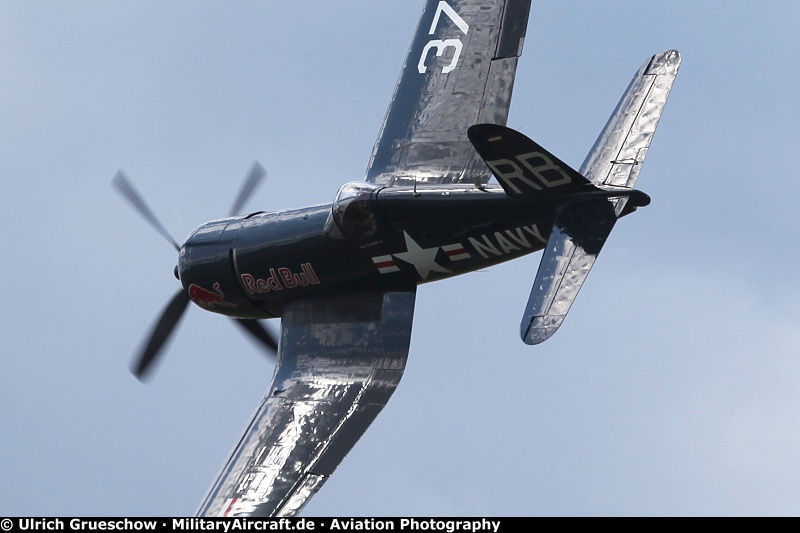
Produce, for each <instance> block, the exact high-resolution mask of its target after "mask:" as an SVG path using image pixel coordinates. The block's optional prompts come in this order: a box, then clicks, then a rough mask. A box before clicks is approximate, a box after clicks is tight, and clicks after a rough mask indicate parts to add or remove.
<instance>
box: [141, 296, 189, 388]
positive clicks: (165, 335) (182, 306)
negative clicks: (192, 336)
mask: <svg viewBox="0 0 800 533" xmlns="http://www.w3.org/2000/svg"><path fill="white" fill-rule="evenodd" d="M187 305H189V293H187V292H186V291H185V290H183V289H181V290H179V291H178V292H176V293H175V296H173V297H172V300H170V302H169V304H167V306H166V307H165V308H164V311H163V312H162V313H161V317H159V319H158V321H157V322H156V324H155V326H154V327H153V332H152V333H151V334H150V339H149V340H148V341H147V345H146V346H145V347H144V350H142V353H141V354H140V355H139V357H138V359H137V360H136V364H135V365H134V366H133V367H132V368H131V371H132V372H133V374H134V375H135V376H136V377H137V378H138V379H139V381H143V380H144V379H145V378H146V377H147V375H148V372H149V370H150V368H151V367H152V365H153V362H154V361H155V360H156V357H157V356H158V355H159V353H161V348H163V347H164V343H165V342H167V339H169V337H170V335H171V334H172V332H173V331H175V326H177V325H178V321H179V320H180V319H181V317H182V316H183V313H184V311H186V306H187Z"/></svg>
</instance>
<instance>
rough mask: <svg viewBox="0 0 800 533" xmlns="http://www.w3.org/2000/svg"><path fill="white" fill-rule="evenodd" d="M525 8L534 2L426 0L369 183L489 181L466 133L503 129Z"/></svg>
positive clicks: (524, 24) (372, 161) (371, 164)
mask: <svg viewBox="0 0 800 533" xmlns="http://www.w3.org/2000/svg"><path fill="white" fill-rule="evenodd" d="M530 7H531V0H446V1H445V0H427V2H426V5H425V9H424V11H423V13H422V17H421V18H420V21H419V25H418V26H417V31H416V33H415V35H414V39H413V41H412V43H411V47H410V48H409V51H408V55H407V56H406V62H405V64H404V65H403V68H402V70H401V72H400V78H399V80H398V82H397V86H396V87H395V92H394V95H393V97H392V100H391V103H390V104H389V109H388V111H387V114H386V118H385V119H384V122H383V126H382V127H381V131H380V133H379V135H378V140H377V142H376V143H375V148H374V149H373V152H372V157H371V159H370V162H369V165H368V167H367V174H366V181H369V182H374V183H380V184H382V185H386V186H392V185H412V184H413V183H414V182H419V183H421V184H422V183H428V184H439V183H464V182H467V183H472V182H475V183H484V184H485V183H486V182H487V181H488V179H489V177H490V176H491V174H490V172H489V170H488V169H487V168H486V165H485V164H484V163H483V161H482V160H481V158H480V157H478V156H477V155H476V154H475V151H474V149H473V148H472V145H471V144H470V142H469V140H468V139H467V128H469V127H470V126H472V125H473V124H479V123H491V124H501V125H505V124H506V121H507V118H508V110H509V106H510V104H511V93H512V90H513V87H514V77H515V75H516V71H517V61H518V58H519V56H520V55H521V54H522V45H523V41H524V38H525V32H526V29H527V25H528V14H529V12H530Z"/></svg>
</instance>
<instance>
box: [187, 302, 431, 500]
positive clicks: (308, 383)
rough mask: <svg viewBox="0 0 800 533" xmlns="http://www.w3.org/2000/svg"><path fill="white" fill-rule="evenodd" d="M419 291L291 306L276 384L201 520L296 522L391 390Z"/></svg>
mask: <svg viewBox="0 0 800 533" xmlns="http://www.w3.org/2000/svg"><path fill="white" fill-rule="evenodd" d="M415 295H416V293H415V290H409V291H406V292H386V293H380V292H375V293H363V294H350V295H340V296H326V297H324V298H312V299H306V300H299V301H296V302H291V303H289V304H287V305H286V307H285V309H284V313H283V317H282V318H281V341H280V348H279V352H278V363H277V366H276V367H275V374H274V376H273V378H272V384H271V385H270V387H269V389H267V392H266V395H265V396H264V399H263V400H262V401H261V404H260V405H259V406H258V408H257V409H256V412H255V414H254V415H253V419H252V421H251V422H250V424H249V425H248V427H247V428H246V429H245V431H244V434H243V435H242V438H241V440H240V441H239V444H238V445H237V446H236V449H235V450H234V451H233V453H232V454H231V456H230V458H229V459H228V462H227V463H226V464H225V466H224V467H223V468H222V471H221V472H220V474H219V476H218V478H217V481H216V482H215V483H214V485H213V486H212V488H211V490H210V491H209V493H208V495H207V496H206V499H205V501H204V502H203V503H202V504H201V506H200V508H199V510H198V512H197V514H198V516H294V515H296V514H297V513H299V512H300V510H301V509H302V508H303V506H304V505H305V503H306V502H307V501H308V500H309V499H310V498H311V497H312V496H313V495H314V494H315V493H316V492H317V491H318V490H319V488H320V487H321V486H322V484H323V483H324V482H325V480H327V479H328V477H330V475H331V474H332V473H333V471H334V470H335V469H336V467H337V466H338V465H339V463H340V462H341V461H342V459H344V457H345V455H346V454H347V452H349V451H350V449H351V448H352V447H353V445H354V444H355V443H356V441H357V440H358V439H359V438H360V437H361V435H362V434H363V433H364V431H365V430H366V429H367V427H368V426H369V425H370V423H372V421H373V420H374V419H375V417H376V416H377V415H378V413H379V412H380V411H381V409H382V408H383V406H384V405H386V402H387V401H388V400H389V397H390V396H391V395H392V393H393V392H394V390H395V388H396V387H397V385H398V383H399V382H400V378H401V377H402V375H403V370H404V369H405V365H406V358H407V356H408V348H409V344H410V341H411V324H412V317H413V313H414V300H415Z"/></svg>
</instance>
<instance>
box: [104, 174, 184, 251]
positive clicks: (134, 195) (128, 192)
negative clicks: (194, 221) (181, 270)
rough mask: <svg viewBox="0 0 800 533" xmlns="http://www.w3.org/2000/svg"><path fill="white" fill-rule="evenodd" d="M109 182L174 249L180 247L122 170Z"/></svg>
mask: <svg viewBox="0 0 800 533" xmlns="http://www.w3.org/2000/svg"><path fill="white" fill-rule="evenodd" d="M111 183H112V184H113V185H114V187H116V188H117V190H118V191H119V192H120V194H122V196H124V197H125V199H126V200H128V201H129V202H130V203H131V205H132V206H133V207H134V209H136V210H137V211H138V212H139V214H140V215H142V216H143V217H144V219H145V220H147V221H148V222H149V223H150V225H151V226H153V227H154V228H155V229H156V231H158V232H159V233H160V234H161V235H162V236H163V237H164V238H165V239H167V241H169V242H171V243H172V245H173V246H174V247H175V249H176V250H180V249H181V247H180V246H178V243H177V242H175V239H173V238H172V235H170V234H169V232H168V231H167V229H166V228H165V227H164V226H163V225H162V224H161V222H160V221H159V220H158V218H156V216H155V215H154V214H153V212H152V211H151V210H150V208H149V207H148V206H147V204H146V203H145V201H144V199H143V198H142V196H141V195H140V194H139V193H138V192H136V189H134V188H133V185H132V184H131V182H130V180H128V178H127V176H125V173H124V172H122V171H121V170H119V171H117V173H116V175H115V176H114V179H113V180H111Z"/></svg>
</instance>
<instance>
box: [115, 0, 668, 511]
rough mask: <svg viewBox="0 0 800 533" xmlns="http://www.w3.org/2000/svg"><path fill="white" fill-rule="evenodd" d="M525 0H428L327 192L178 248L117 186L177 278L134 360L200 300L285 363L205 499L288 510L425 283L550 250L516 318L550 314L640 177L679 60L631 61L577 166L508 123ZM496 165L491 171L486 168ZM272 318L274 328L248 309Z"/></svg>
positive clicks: (540, 327) (347, 433) (367, 403)
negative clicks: (383, 103) (358, 148)
mask: <svg viewBox="0 0 800 533" xmlns="http://www.w3.org/2000/svg"><path fill="white" fill-rule="evenodd" d="M529 11H530V0H426V1H425V7H424V10H423V13H422V17H421V19H420V22H419V26H418V28H417V31H416V34H415V35H414V38H413V41H412V43H411V47H410V49H409V52H408V56H407V58H406V62H405V65H404V66H403V69H402V71H401V74H400V79H399V81H398V83H397V87H396V89H395V92H394V96H393V97H392V100H391V103H390V105H389V110H388V112H387V114H386V118H385V120H384V122H383V125H382V127H381V130H380V134H379V135H378V140H377V142H376V144H375V148H374V150H373V152H372V157H371V158H370V161H369V165H368V167H367V171H366V176H365V178H364V181H359V182H353V183H348V184H346V185H344V186H343V187H341V189H339V192H338V194H337V195H336V197H335V199H334V201H333V203H332V204H325V205H319V206H313V207H307V208H304V209H295V210H288V211H278V212H273V213H265V212H256V213H252V214H249V215H247V216H236V215H238V213H239V210H240V209H241V206H242V205H243V204H244V201H245V200H246V199H247V197H248V195H249V193H250V191H252V189H253V187H255V185H256V184H257V183H258V181H259V180H260V179H261V178H262V177H263V174H264V171H263V169H262V168H261V167H260V166H258V165H256V166H254V168H253V171H252V172H251V174H250V176H249V178H248V180H247V181H246V183H245V186H244V188H243V189H242V192H241V194H240V195H239V198H238V199H237V201H236V202H235V204H234V206H233V208H232V210H231V215H232V216H231V217H229V218H225V219H221V220H215V221H212V222H209V223H207V224H203V225H202V226H200V227H199V228H197V229H196V230H195V231H194V232H193V233H192V234H191V236H190V237H189V238H188V239H187V241H186V242H185V243H184V244H183V245H182V246H179V245H178V244H177V243H176V242H175V241H174V240H173V239H172V238H171V237H170V236H169V234H168V233H167V232H166V230H164V228H163V227H162V226H161V224H160V223H159V222H158V220H157V219H156V218H155V217H154V216H153V214H152V213H151V212H150V210H149V209H148V208H147V206H146V205H145V203H144V202H143V201H142V200H141V198H140V197H139V195H138V194H137V193H136V192H135V191H134V189H133V188H132V187H131V185H130V183H129V182H128V181H127V179H126V178H125V177H124V175H123V174H122V173H119V174H117V176H116V177H115V179H114V184H115V185H116V186H117V187H118V188H119V190H120V191H121V192H122V193H123V194H124V195H125V196H126V197H127V198H128V200H130V201H131V202H132V203H133V204H134V206H135V207H136V208H137V210H139V212H140V213H141V214H143V215H144V216H145V217H146V218H147V219H148V220H149V221H150V223H151V224H153V225H154V226H155V227H156V229H158V230H159V231H160V232H161V233H162V234H163V235H164V236H165V237H167V239H168V240H170V241H171V242H172V243H173V244H174V246H175V248H176V249H177V250H178V251H179V257H178V265H177V267H176V268H175V275H176V277H178V279H179V280H180V282H181V285H182V287H181V288H180V290H179V291H178V292H177V293H176V294H175V296H174V297H173V299H172V301H171V302H170V303H169V305H168V306H167V308H166V309H165V310H164V312H163V314H162V316H161V317H160V319H159V320H158V321H157V323H156V326H155V328H154V330H153V332H152V333H151V335H150V337H149V338H148V340H147V342H146V343H145V346H144V348H143V350H142V352H141V354H140V355H139V357H138V359H137V362H136V364H135V367H134V373H135V374H136V375H137V376H138V377H140V378H142V377H144V376H145V375H146V373H147V371H148V369H149V368H150V367H151V364H152V363H153V361H154V360H155V358H156V356H157V355H158V354H159V353H160V351H161V348H162V347H163V344H164V342H165V341H166V339H167V337H168V336H169V335H170V333H171V332H172V331H173V329H174V327H175V325H176V324H177V322H178V320H179V319H180V317H181V315H182V314H183V312H184V310H185V309H186V307H187V305H188V303H189V301H190V300H191V301H193V302H194V303H195V304H197V305H198V306H200V307H202V308H203V309H206V310H209V311H213V312H215V313H220V314H223V315H227V316H229V317H232V318H234V319H236V323H237V324H239V325H240V326H242V327H243V328H244V329H245V330H246V331H247V332H249V333H250V334H252V335H253V336H254V337H255V338H256V339H258V340H259V341H260V342H261V343H263V345H264V346H266V347H267V348H268V349H271V350H277V365H276V367H275V373H274V376H273V378H272V383H271V384H270V386H269V388H268V389H267V392H266V394H265V396H264V399H263V400H262V401H261V404H260V405H259V407H258V409H257V411H256V414H255V415H254V417H253V420H252V421H251V422H250V424H249V425H248V427H247V428H246V429H245V431H244V434H243V436H242V437H241V440H240V441H239V444H238V446H237V447H236V449H235V451H234V452H233V454H232V455H231V457H230V458H229V459H228V461H227V463H225V465H224V466H223V468H222V471H221V472H220V474H219V477H218V479H217V481H216V482H215V483H214V485H213V486H212V488H211V490H210V491H209V493H208V495H207V497H206V499H205V501H204V502H203V503H202V504H201V506H200V508H199V509H198V514H199V515H203V516H293V515H296V514H297V513H298V512H299V511H300V510H301V509H302V508H303V505H304V504H305V503H306V502H307V501H308V500H309V498H311V496H313V495H314V494H315V493H316V492H317V491H318V490H319V489H320V487H321V486H322V484H323V483H324V482H325V480H327V479H328V477H330V476H331V474H333V472H334V470H335V469H336V467H337V466H338V465H339V463H340V462H341V461H342V459H343V458H344V457H345V455H346V454H347V453H348V452H349V451H350V449H351V448H352V447H353V445H354V444H355V443H356V441H357V440H358V439H359V438H360V436H361V435H362V434H363V433H364V431H365V430H366V429H367V427H368V426H369V425H370V423H371V422H372V421H373V419H374V418H375V417H376V416H377V414H378V413H379V412H380V411H381V409H382V408H383V406H384V405H385V404H386V402H387V401H388V400H389V397H390V396H391V395H392V393H393V392H394V390H395V388H396V387H397V385H398V383H399V382H400V378H401V376H402V375H403V370H404V368H405V365H406V358H407V356H408V348H409V343H410V339H411V323H412V316H413V312H414V299H415V294H416V291H417V286H418V285H420V284H423V283H426V282H430V281H436V280H439V279H443V278H446V277H450V276H455V275H458V274H463V273H465V272H470V271H473V270H477V269H481V268H486V267H489V266H492V265H495V264H497V263H501V262H504V261H508V260H510V259H514V258H517V257H521V256H523V255H526V254H529V253H532V252H536V251H539V250H544V253H543V255H542V260H541V264H540V266H539V271H538V273H537V275H536V280H535V281H534V284H533V288H532V290H531V294H530V299H529V300H528V304H527V306H526V307H525V309H524V311H523V314H522V324H521V326H520V334H521V336H522V340H523V341H524V342H526V343H528V344H538V343H541V342H543V341H545V340H547V339H548V338H549V337H550V336H552V335H553V333H555V331H556V330H557V329H558V328H559V326H560V325H561V323H562V322H563V321H564V318H565V317H566V315H567V312H568V311H569V309H570V306H571V305H572V303H573V301H574V300H575V297H576V296H577V294H578V291H579V290H580V288H581V286H582V285H583V282H584V280H585V279H586V277H587V275H588V274H589V271H590V269H591V268H592V265H593V264H594V261H595V259H596V258H597V255H598V254H599V253H600V250H601V249H602V247H603V245H604V244H605V242H606V239H607V237H608V236H609V233H610V232H611V230H612V229H613V227H614V224H615V223H616V222H617V219H619V218H620V217H623V216H625V215H628V214H630V213H632V212H633V211H635V210H636V208H637V207H641V206H645V205H647V204H648V203H649V201H650V199H649V198H648V196H647V195H646V194H644V193H642V192H640V191H637V190H636V189H634V188H633V187H634V185H635V183H636V179H637V178H638V176H639V172H640V170H641V167H642V163H643V162H644V159H645V156H646V155H647V151H648V148H649V147H650V142H651V139H652V137H653V134H654V133H655V130H656V126H657V124H658V121H659V118H660V116H661V113H662V110H663V109H664V105H665V103H666V100H667V97H668V95H669V92H670V89H671V87H672V84H673V81H674V79H675V76H676V74H677V72H678V67H679V65H680V55H679V54H678V52H677V51H674V50H670V51H667V52H663V53H660V54H656V55H655V56H653V57H652V58H650V59H649V60H647V62H645V64H644V65H643V66H642V67H641V68H640V69H639V70H638V71H637V72H636V75H635V76H634V78H633V80H632V81H631V84H630V86H629V87H628V89H627V91H626V92H625V94H624V95H623V97H622V99H621V100H620V102H619V104H618V105H617V108H616V109H615V111H614V113H613V114H612V115H611V118H610V119H609V121H608V123H607V125H606V127H605V129H604V130H603V131H602V132H601V134H600V136H599V137H598V139H597V142H596V143H595V145H594V147H593V148H592V150H591V151H590V153H589V155H588V157H587V158H586V161H585V162H584V163H583V165H582V166H581V168H580V170H579V171H576V170H573V169H572V168H570V167H569V166H568V165H566V164H565V163H563V162H562V161H560V160H559V159H558V158H557V157H556V156H554V155H553V154H551V153H549V152H548V151H547V150H546V149H545V148H543V147H541V146H539V145H538V144H536V143H535V142H534V141H532V140H530V139H529V138H527V137H526V136H525V135H523V134H521V133H519V132H516V131H514V130H511V129H509V128H506V127H505V124H506V120H507V117H508V110H509V105H510V102H511V92H512V88H513V85H514V76H515V72H516V68H517V61H518V58H519V56H520V54H521V52H522V44H523V40H524V37H525V31H526V27H527V22H528V14H529ZM492 176H494V177H495V178H496V180H497V183H498V185H490V184H489V183H488V182H489V179H490V178H491V177H492ZM274 317H280V320H281V322H280V324H281V332H280V339H279V342H276V341H275V340H274V339H273V338H272V336H271V334H270V333H269V332H268V330H266V329H265V328H264V327H263V326H262V325H261V323H260V322H259V319H265V318H274Z"/></svg>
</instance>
